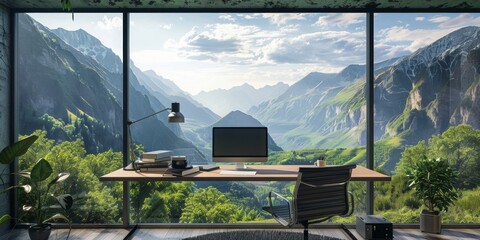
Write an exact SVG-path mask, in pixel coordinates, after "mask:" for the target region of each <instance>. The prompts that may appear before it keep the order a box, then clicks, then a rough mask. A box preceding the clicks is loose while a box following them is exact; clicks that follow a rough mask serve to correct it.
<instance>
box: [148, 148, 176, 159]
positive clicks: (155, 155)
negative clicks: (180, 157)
mask: <svg viewBox="0 0 480 240" xmlns="http://www.w3.org/2000/svg"><path fill="white" fill-rule="evenodd" d="M171 156H172V151H169V150H157V151H151V152H144V153H143V154H142V158H146V159H161V158H166V157H171Z"/></svg>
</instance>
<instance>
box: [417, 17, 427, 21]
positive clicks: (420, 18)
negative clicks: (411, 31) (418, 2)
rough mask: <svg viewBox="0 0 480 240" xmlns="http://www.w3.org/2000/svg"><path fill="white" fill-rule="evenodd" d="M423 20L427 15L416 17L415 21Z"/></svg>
mask: <svg viewBox="0 0 480 240" xmlns="http://www.w3.org/2000/svg"><path fill="white" fill-rule="evenodd" d="M423 20H425V17H416V18H415V21H423Z"/></svg>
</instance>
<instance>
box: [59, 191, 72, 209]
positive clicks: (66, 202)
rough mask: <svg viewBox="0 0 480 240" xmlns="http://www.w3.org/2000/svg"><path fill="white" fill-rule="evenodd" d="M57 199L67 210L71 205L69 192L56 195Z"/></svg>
mask: <svg viewBox="0 0 480 240" xmlns="http://www.w3.org/2000/svg"><path fill="white" fill-rule="evenodd" d="M57 201H58V203H59V204H60V206H62V208H63V209H65V210H69V209H70V208H72V206H73V197H72V196H71V195H70V194H63V195H60V196H58V197H57Z"/></svg>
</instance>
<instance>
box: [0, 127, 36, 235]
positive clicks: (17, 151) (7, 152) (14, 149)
mask: <svg viewBox="0 0 480 240" xmlns="http://www.w3.org/2000/svg"><path fill="white" fill-rule="evenodd" d="M37 138H38V136H35V135H32V136H29V137H27V138H24V139H22V140H20V141H18V142H15V143H13V144H10V145H8V146H6V147H5V148H3V149H2V151H0V163H1V164H5V165H9V164H10V163H12V162H13V160H14V159H15V158H16V157H20V156H22V155H23V154H25V153H26V152H27V150H28V149H29V148H30V146H32V144H33V143H34V142H35V141H36V140H37ZM6 169H8V168H7V167H5V168H3V169H2V173H1V174H0V180H1V181H2V183H5V181H4V179H3V176H5V175H7V174H5V170H6ZM8 175H9V174H8ZM8 175H7V176H8ZM12 188H14V187H9V188H7V189H4V190H2V193H5V192H7V191H8V190H10V189H12ZM22 188H24V190H25V191H29V189H30V188H29V186H25V187H23V186H22ZM10 219H11V216H10V215H9V214H4V215H3V216H2V217H1V218H0V225H3V224H5V223H6V222H7V221H8V220H10Z"/></svg>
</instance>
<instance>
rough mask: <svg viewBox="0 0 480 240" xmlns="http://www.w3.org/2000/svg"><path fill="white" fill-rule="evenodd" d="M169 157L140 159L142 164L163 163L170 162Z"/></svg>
mask: <svg viewBox="0 0 480 240" xmlns="http://www.w3.org/2000/svg"><path fill="white" fill-rule="evenodd" d="M171 160H172V158H171V157H164V158H145V157H142V161H143V162H164V161H171Z"/></svg>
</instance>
